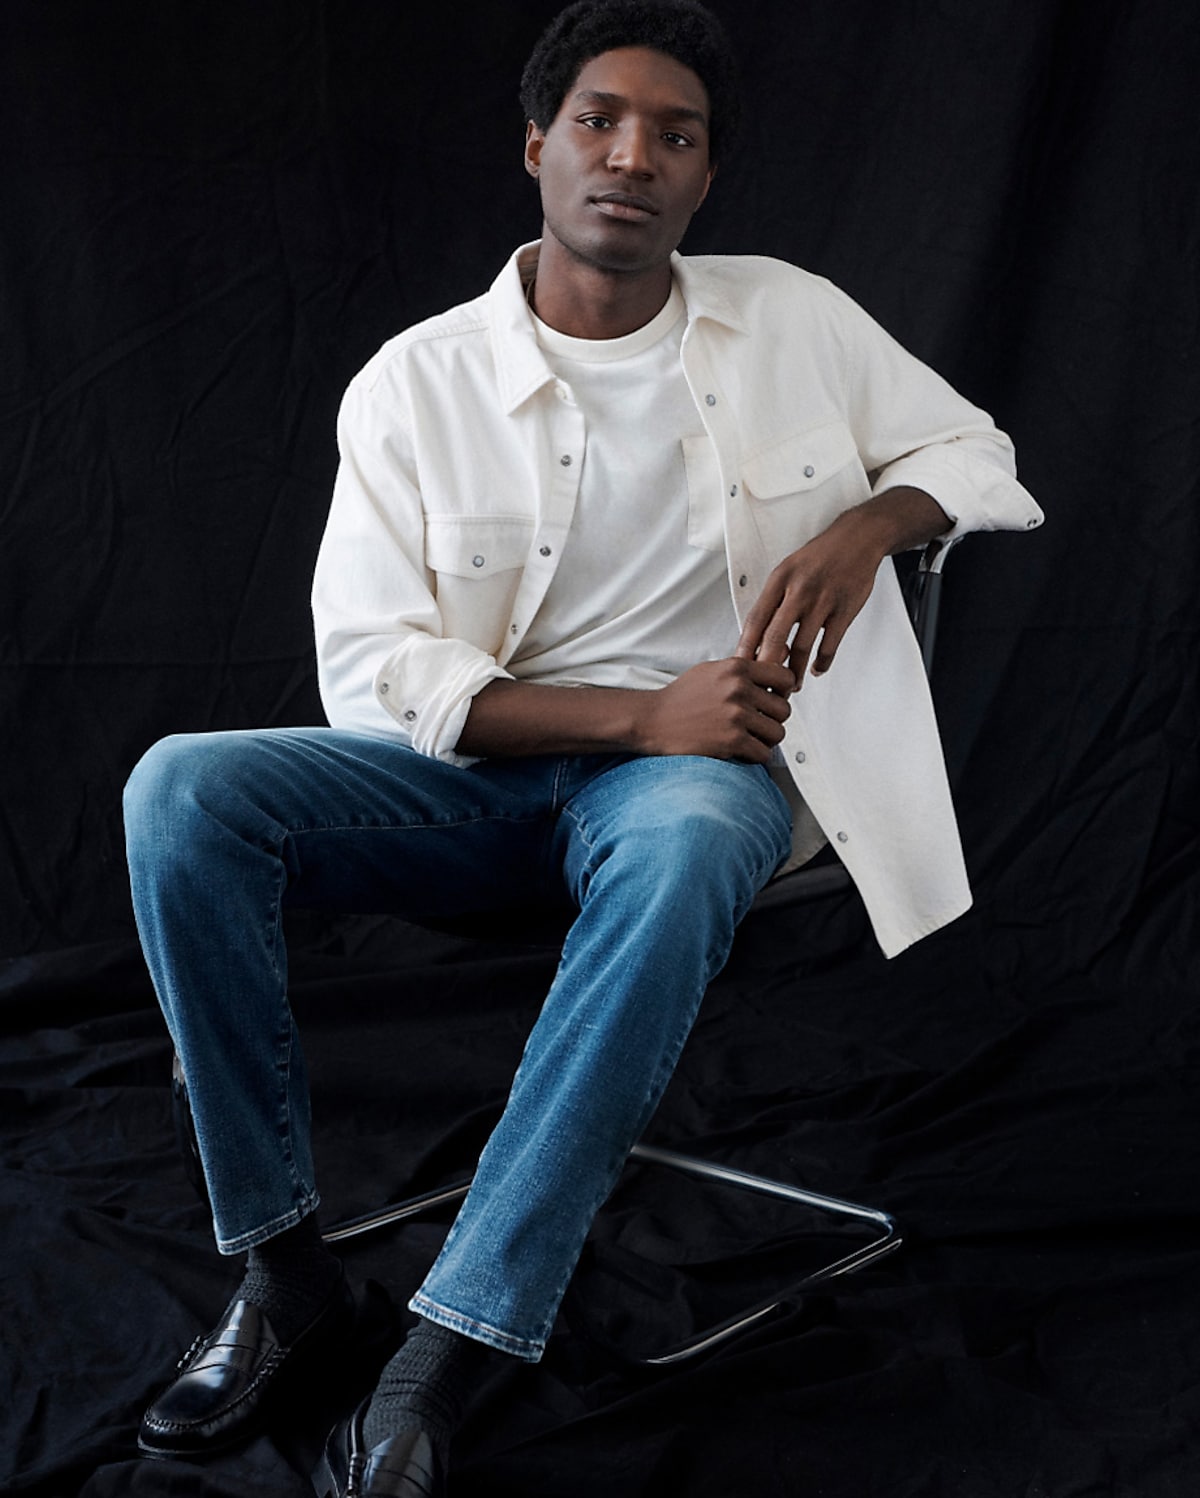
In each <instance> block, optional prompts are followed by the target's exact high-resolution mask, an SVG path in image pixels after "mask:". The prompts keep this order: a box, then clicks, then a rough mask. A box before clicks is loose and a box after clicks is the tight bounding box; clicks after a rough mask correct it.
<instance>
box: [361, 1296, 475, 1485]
mask: <svg viewBox="0 0 1200 1498" xmlns="http://www.w3.org/2000/svg"><path fill="white" fill-rule="evenodd" d="M495 1356H501V1354H495ZM492 1357H493V1351H492V1349H491V1348H490V1347H487V1346H485V1345H484V1344H483V1343H482V1342H476V1341H474V1340H473V1339H472V1338H470V1337H464V1336H461V1335H460V1334H459V1333H458V1332H452V1331H448V1330H447V1329H446V1328H445V1327H444V1326H438V1325H437V1324H436V1323H435V1322H433V1321H426V1320H425V1319H424V1318H422V1319H421V1320H419V1321H418V1322H417V1324H416V1326H415V1327H414V1328H413V1330H412V1331H411V1332H409V1334H408V1339H407V1340H406V1342H405V1343H404V1346H403V1347H402V1348H401V1349H400V1351H399V1352H398V1353H397V1354H396V1355H395V1357H394V1358H392V1360H391V1362H390V1363H388V1365H387V1367H386V1368H384V1370H383V1372H382V1374H380V1377H379V1383H378V1384H377V1385H376V1387H375V1394H374V1397H373V1398H372V1400H371V1404H370V1407H369V1408H368V1410H367V1414H366V1418H365V1420H364V1421H363V1440H364V1442H365V1444H366V1446H367V1447H368V1449H370V1448H371V1447H373V1446H378V1445H379V1443H380V1441H386V1440H387V1438H388V1437H389V1436H394V1435H398V1434H399V1433H400V1432H401V1431H402V1430H409V1429H411V1428H412V1427H413V1426H420V1427H421V1429H423V1430H424V1431H426V1432H427V1433H428V1435H429V1438H430V1440H431V1441H432V1442H433V1444H434V1446H435V1447H436V1448H437V1453H438V1458H439V1460H440V1461H441V1464H442V1470H443V1471H445V1469H446V1467H447V1466H448V1464H449V1450H450V1441H451V1439H452V1437H453V1435H454V1433H455V1431H456V1430H457V1429H458V1427H459V1425H460V1423H461V1422H462V1417H463V1410H464V1408H465V1406H466V1403H467V1400H468V1399H469V1398H470V1396H471V1394H472V1393H473V1392H474V1390H475V1388H476V1387H477V1386H478V1384H479V1382H480V1380H481V1378H482V1377H483V1374H484V1372H485V1370H486V1368H487V1365H488V1363H489V1362H490V1361H491V1359H492Z"/></svg>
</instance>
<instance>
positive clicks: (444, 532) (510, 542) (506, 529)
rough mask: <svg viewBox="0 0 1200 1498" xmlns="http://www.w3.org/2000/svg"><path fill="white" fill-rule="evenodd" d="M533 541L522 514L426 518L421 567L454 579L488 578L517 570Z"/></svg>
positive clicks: (528, 521) (531, 529)
mask: <svg viewBox="0 0 1200 1498" xmlns="http://www.w3.org/2000/svg"><path fill="white" fill-rule="evenodd" d="M532 540H533V521H532V520H531V519H529V518H528V517H527V516H524V515H427V516H426V517H425V564H426V566H427V567H429V568H430V569H431V570H432V571H434V572H448V573H452V574H454V575H455V576H457V577H491V576H492V574H493V573H496V572H507V571H509V570H510V569H511V568H513V567H521V566H523V565H524V563H525V559H526V557H527V556H528V555H529V546H530V543H531V541H532Z"/></svg>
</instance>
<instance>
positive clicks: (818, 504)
mask: <svg viewBox="0 0 1200 1498" xmlns="http://www.w3.org/2000/svg"><path fill="white" fill-rule="evenodd" d="M536 257H537V246H536V245H527V246H525V247H523V249H521V250H519V251H517V253H516V254H515V255H514V256H513V257H512V259H511V260H510V261H509V262H508V264H507V265H506V266H505V268H504V270H503V271H502V272H501V273H500V275H499V276H498V277H497V279H496V281H495V282H494V283H493V285H492V287H491V288H490V290H489V291H488V292H486V293H485V294H484V295H483V296H481V297H478V298H476V299H475V300H474V301H471V302H467V303H464V304H463V305H462V306H459V307H455V308H452V309H451V310H450V311H448V312H446V313H443V314H442V315H440V316H438V317H435V318H431V319H429V320H428V321H426V322H424V323H420V324H418V325H417V326H416V327H414V328H410V329H409V330H408V331H407V332H405V333H402V334H400V335H399V337H397V338H394V339H392V340H390V341H389V342H388V343H386V344H385V345H384V346H383V348H382V349H381V350H380V351H379V353H378V354H376V355H375V357H374V358H373V359H372V360H370V362H369V363H368V364H367V365H366V366H365V368H364V369H363V370H362V371H361V372H360V373H359V374H358V375H357V376H356V377H355V378H354V380H353V381H352V382H351V384H350V387H349V389H348V390H347V392H346V396H345V398H344V400H343V403H342V408H341V413H340V416H339V422H338V440H339V448H340V453H341V463H340V466H339V470H338V477H337V482H336V485H335V488H334V496H333V504H332V508H331V511H330V516H329V522H328V525H327V527H326V532H325V536H324V539H323V541H322V544H321V550H320V554H319V556H318V559H317V568H316V576H315V579H314V584H313V613H314V620H315V625H316V636H317V663H318V674H319V682H320V688H321V695H322V701H323V703H324V705H325V710H326V714H327V716H328V718H329V721H330V723H331V724H332V725H333V726H335V727H339V728H346V729H353V730H356V731H359V732H363V733H371V734H377V735H378V734H383V735H387V736H391V737H399V738H402V739H404V740H405V741H407V742H410V743H411V744H412V745H413V747H414V748H415V749H417V750H418V751H420V752H421V753H424V754H430V755H434V756H436V757H438V758H440V759H444V760H447V761H450V762H452V763H470V762H471V761H470V760H467V759H464V758H463V757H462V756H460V755H458V754H457V753H456V750H455V745H456V744H457V741H458V736H459V734H460V733H461V731H462V727H463V724H464V722H465V721H466V715H467V711H468V709H469V707H470V704H471V699H472V697H473V696H474V695H475V693H476V692H478V691H480V690H481V688H482V687H483V686H485V685H486V684H487V682H489V681H492V680H494V679H495V678H497V677H505V676H510V675H511V674H512V673H511V672H509V671H508V670H507V669H506V663H507V662H508V661H509V659H510V658H511V656H512V655H513V653H514V651H515V650H517V648H518V647H519V646H520V644H521V641H522V639H523V637H524V634H525V631H526V630H527V629H528V627H529V625H530V622H531V621H532V619H533V618H534V616H535V614H536V613H537V610H538V607H539V605H540V603H541V601H542V599H543V598H544V597H545V594H546V590H547V588H548V586H549V584H550V580H551V579H552V577H553V576H554V574H555V571H556V568H557V566H558V559H559V556H560V554H561V552H562V548H563V545H564V543H565V541H566V538H567V535H568V532H569V531H570V527H571V518H572V515H573V513H574V508H575V502H576V498H577V494H578V485H579V474H580V471H581V467H582V457H583V451H584V435H585V434H584V428H583V418H582V415H581V413H580V412H579V410H578V409H577V408H576V407H574V406H573V405H572V403H571V402H570V401H568V400H566V399H563V398H562V392H561V388H560V385H559V382H558V381H556V379H555V376H554V373H553V371H552V369H551V368H550V366H549V364H548V362H547V360H546V358H545V355H544V354H543V352H542V350H541V349H540V348H539V346H538V342H537V338H536V336H535V334H534V329H533V324H532V321H531V318H530V313H529V308H528V306H527V304H526V301H525V287H526V285H527V284H528V282H529V280H530V279H531V278H532V276H533V274H534V270H535V268H536ZM673 269H674V273H675V277H676V279H677V281H678V283H679V286H680V288H681V290H682V292H683V295H684V299H685V301H686V303H687V314H688V322H687V328H686V330H685V333H684V337H683V343H682V349H681V356H682V360H683V367H684V373H685V375H686V377H687V381H688V385H689V387H690V389H691V392H692V396H693V398H694V400H695V402H696V410H697V413H698V415H699V416H700V419H701V422H702V425H703V428H704V432H705V434H706V435H705V436H704V437H697V438H694V439H691V440H690V441H689V442H687V443H685V459H686V469H687V479H688V504H689V507H690V511H691V514H690V520H691V521H693V522H694V527H695V534H697V535H700V536H709V537H712V536H714V535H723V537H724V545H725V553H726V561H727V565H728V573H729V588H730V596H731V598H732V601H733V606H734V609H735V612H736V615H737V619H738V621H739V626H740V624H741V622H742V621H743V620H744V618H745V615H746V613H747V611H748V610H749V608H750V606H751V604H752V603H753V602H754V600H755V598H756V597H757V596H758V594H759V592H760V590H761V589H762V587H763V585H764V583H765V582H766V579H767V576H768V574H769V573H770V571H771V569H772V568H773V567H774V566H775V564H776V563H777V562H779V561H781V560H782V559H783V558H784V557H785V556H787V555H788V554H789V553H790V552H792V551H795V550H796V549H797V548H798V547H800V546H802V545H803V544H804V543H805V542H807V541H809V540H811V539H812V537H814V536H816V535H818V534H819V533H820V532H821V531H823V530H825V529H826V527H827V526H828V525H829V524H830V523H831V521H833V520H834V518H835V517H836V516H838V515H839V514H841V513H842V512H843V511H844V510H846V509H848V508H850V507H851V506H853V505H856V504H859V503H861V502H862V501H863V500H865V499H867V498H869V497H870V495H871V494H872V493H879V492H882V491H883V490H885V489H889V488H895V487H897V486H899V485H913V486H914V487H916V488H919V489H923V490H925V491H926V492H927V493H929V494H932V495H933V497H934V498H935V499H936V500H937V501H938V503H939V504H940V505H941V507H942V509H943V510H944V511H945V512H946V514H947V516H949V517H950V518H951V520H952V521H953V528H952V530H951V531H950V532H949V533H948V536H947V539H948V540H951V541H953V540H956V539H958V537H959V536H960V535H961V534H963V533H965V532H966V531H969V530H988V529H1025V528H1032V527H1034V526H1037V525H1039V524H1040V523H1041V520H1042V514H1041V511H1040V510H1039V508H1038V506H1037V505H1036V503H1035V502H1034V500H1033V499H1032V497H1031V496H1030V495H1029V494H1028V493H1027V491H1026V490H1025V489H1024V488H1022V486H1021V485H1020V484H1019V483H1018V482H1017V481H1016V478H1015V477H1014V467H1013V457H1012V444H1011V443H1010V442H1009V440H1008V438H1007V437H1005V436H1004V434H1003V433H1001V432H999V431H998V430H997V429H996V427H995V426H994V424H993V423H992V421H991V419H990V417H989V416H988V415H987V414H986V413H985V412H983V411H981V410H979V409H978V408H977V407H975V406H972V405H971V404H970V403H969V402H967V401H965V400H964V399H963V398H962V397H961V396H959V395H958V394H956V393H955V391H953V390H952V389H951V388H950V386H949V385H948V384H947V383H946V382H945V381H944V380H943V379H942V378H941V377H940V376H939V375H937V374H935V373H934V372H933V371H932V370H930V369H929V368H928V367H927V366H926V365H924V364H922V363H921V362H920V361H919V360H917V359H915V358H913V357H912V356H911V355H910V354H908V353H906V352H905V350H903V349H902V348H901V347H900V346H899V345H898V344H897V343H896V342H895V341H894V340H893V339H892V338H891V337H890V336H889V335H888V334H887V333H885V332H884V331H883V329H881V328H880V327H879V325H878V324H877V323H875V322H874V321H873V320H872V319H871V318H870V317H868V315H867V314H866V313H865V312H864V311H863V310H862V309H861V308H860V307H858V306H857V305H856V304H855V303H854V302H852V301H851V300H850V299H849V298H848V297H846V296H845V295H844V294H843V293H842V292H839V291H838V290H837V289H836V288H835V287H833V286H832V285H831V284H830V283H829V282H827V281H824V280H822V279H821V278H819V277H816V276H812V275H810V274H809V273H807V272H805V271H802V270H799V269H797V268H795V267H794V266H790V265H786V264H784V263H783V262H781V261H776V260H769V259H762V258H758V257H749V256H699V257H695V258H685V257H681V256H678V255H676V256H675V257H674V258H673ZM564 690H570V689H569V688H564ZM782 747H783V755H784V759H785V762H786V764H787V768H788V770H789V772H790V774H791V776H792V777H793V779H794V782H795V784H796V786H797V787H798V789H799V792H800V795H801V796H802V797H803V805H802V806H798V807H797V815H796V817H795V835H794V855H795V857H796V858H798V859H802V858H804V857H807V856H811V855H812V853H814V852H815V851H816V850H817V848H818V847H820V846H821V844H822V842H823V841H824V840H825V838H826V837H828V838H831V839H833V840H835V843H836V847H837V851H838V854H839V856H840V857H841V859H842V861H843V862H844V863H845V865H846V867H847V869H848V870H849V873H850V875H851V877H852V878H853V880H854V882H855V884H856V885H857V886H858V889H859V891H860V893H861V895H862V898H863V902H864V904H865V906H866V908H867V912H868V914H869V916H870V918H871V922H872V925H873V927H874V930H875V934H876V937H877V938H878V941H879V944H880V946H881V947H882V949H883V951H884V952H885V953H886V954H887V955H888V956H894V955H895V954H896V953H897V952H900V951H902V950H903V949H904V948H905V947H906V946H908V945H910V944H911V943H912V942H914V941H916V940H918V939H919V938H920V937H922V936H925V935H927V934H928V933H930V932H931V931H935V930H937V929H938V927H940V926H942V925H944V924H945V923H946V922H947V921H950V920H952V919H954V917H955V916H957V915H960V914H961V913H962V912H963V911H964V910H965V909H967V907H968V906H969V904H970V891H969V887H968V884H967V878H966V871H965V868H964V865H963V859H962V851H961V847H960V844H959V837H958V829H957V825H956V822H955V817H954V809H953V806H952V804H951V800H950V793H949V787H948V785H947V781H946V772H945V766H944V762H943V758H942V751H941V743H940V740H939V738H938V732H937V725H936V722H935V720H934V715H933V706H932V702H931V700H930V696H929V689H928V684H927V682H926V678H925V672H924V670H923V668H922V664H921V659H920V652H919V650H918V647H917V644H916V640H915V637H914V635H913V632H912V629H911V627H910V625H909V623H908V619H907V615H906V613H905V610H904V605H903V601H902V599H901V597H900V590H899V587H898V584H897V581H896V576H895V571H894V568H893V566H892V563H891V561H890V559H889V560H887V561H885V562H884V563H883V565H882V566H881V568H880V572H879V575H878V577H877V579H876V584H875V588H874V590H873V591H872V593H871V596H870V598H869V599H868V600H867V603H866V604H865V605H864V607H863V609H862V610H861V612H860V613H859V615H858V617H857V618H856V619H855V621H854V623H853V624H852V625H851V627H850V629H849V630H848V631H847V633H846V635H845V637H844V639H843V641H842V643H841V645H840V647H839V649H838V654H837V659H836V661H835V663H834V665H833V667H832V668H831V669H830V670H829V671H828V672H827V673H826V674H825V675H824V676H822V677H820V678H815V679H814V678H812V677H809V678H807V679H806V681H805V684H804V688H803V690H802V691H801V692H799V693H797V694H796V695H795V696H794V697H793V698H792V714H791V717H790V718H789V720H788V722H787V725H786V730H785V738H784V743H783V746H782Z"/></svg>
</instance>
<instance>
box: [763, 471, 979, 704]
mask: <svg viewBox="0 0 1200 1498" xmlns="http://www.w3.org/2000/svg"><path fill="white" fill-rule="evenodd" d="M949 524H950V521H949V520H948V519H947V517H946V515H945V512H944V511H943V510H942V509H941V507H940V506H939V505H938V504H937V502H936V500H934V499H933V498H931V497H930V496H929V495H928V494H926V493H924V492H923V491H922V490H920V489H890V490H887V491H886V492H885V493H883V494H881V495H879V496H877V498H875V499H873V500H869V501H868V502H867V503H866V504H862V505H858V506H857V507H856V508H855V509H852V510H847V511H846V512H845V513H844V514H842V515H839V516H838V518H837V519H836V520H835V521H834V522H833V524H832V525H831V526H829V528H828V529H827V530H824V531H822V532H821V534H820V535H819V536H814V537H813V539H812V540H811V541H809V542H808V543H807V544H806V545H804V546H802V547H800V549H799V550H798V551H793V552H792V553H791V555H790V556H786V557H784V559H783V561H782V562H780V564H779V565H778V567H776V568H775V570H774V571H773V572H772V573H771V575H770V577H768V578H767V582H766V586H765V587H764V588H763V590H762V592H761V593H760V594H759V596H758V598H757V599H756V600H755V602H754V604H753V606H752V607H751V609H750V612H749V613H748V614H747V615H746V622H745V624H744V625H743V627H742V634H741V638H740V639H739V640H738V645H737V650H736V652H735V654H736V655H737V656H738V657H739V658H741V659H743V660H757V661H759V662H762V661H774V662H778V663H780V664H782V665H786V666H787V667H788V668H789V669H790V671H791V672H792V675H793V676H794V677H795V682H796V690H797V691H799V690H800V687H801V685H802V683H803V681H804V671H805V668H806V666H807V665H808V660H809V656H810V655H812V652H813V646H814V645H816V644H817V640H818V637H820V645H819V646H818V647H817V653H816V655H815V656H814V657H813V662H812V673H813V675H814V676H820V675H822V674H823V673H824V672H826V671H828V670H829V668H830V666H832V665H833V661H834V657H835V656H836V655H837V650H838V646H839V645H840V644H841V643H842V639H843V637H844V636H845V633H846V631H847V630H848V629H849V628H850V626H851V624H853V622H854V620H855V617H856V616H857V614H858V612H859V610H860V609H861V608H862V606H863V604H864V603H866V601H867V599H868V598H869V597H870V595H871V589H872V588H873V587H874V585H875V574H876V573H877V572H878V570H879V564H880V563H881V562H882V561H883V559H884V557H886V556H890V555H892V554H893V553H894V552H896V551H903V550H905V549H906V548H907V547H909V546H920V545H922V544H923V543H924V542H926V541H931V540H933V538H934V537H935V536H938V535H940V534H941V533H942V532H943V531H944V530H945V529H946V528H947V527H948V526H949ZM793 630H795V634H794V635H793V634H792V631H793ZM789 637H790V644H789Z"/></svg>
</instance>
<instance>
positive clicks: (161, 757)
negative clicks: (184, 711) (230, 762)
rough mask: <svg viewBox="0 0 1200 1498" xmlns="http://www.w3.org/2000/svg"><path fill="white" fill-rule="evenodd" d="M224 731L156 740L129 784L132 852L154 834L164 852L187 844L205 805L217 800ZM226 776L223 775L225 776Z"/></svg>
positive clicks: (127, 807) (127, 808) (126, 806)
mask: <svg viewBox="0 0 1200 1498" xmlns="http://www.w3.org/2000/svg"><path fill="white" fill-rule="evenodd" d="M221 737H222V735H219V734H208V733H192V734H173V735H171V736H170V737H169V738H165V739H160V740H159V741H158V743H156V744H154V745H152V747H151V748H150V749H148V750H147V751H146V753H145V754H144V755H143V756H142V758H141V759H140V760H139V761H138V763H137V764H136V765H135V766H134V769H133V773H132V774H131V775H130V777H129V780H128V782H127V783H126V786H125V794H124V798H123V801H124V812H125V833H126V841H127V844H128V846H129V849H130V852H131V854H132V852H133V851H134V850H135V849H136V847H137V846H138V844H139V843H140V842H142V841H143V840H145V839H150V840H152V842H153V843H154V845H155V846H156V848H157V849H158V851H159V853H160V854H165V853H167V852H169V848H170V846H171V845H172V844H173V843H174V844H177V846H179V847H181V848H182V846H183V844H184V842H185V841H186V840H187V837H188V835H189V831H190V829H191V826H192V824H193V822H194V821H195V819H196V817H197V816H198V815H202V814H203V806H204V804H205V803H206V802H209V801H211V800H212V799H213V797H212V789H213V786H214V784H215V783H216V782H215V781H214V769H215V765H216V762H217V760H218V758H219V751H218V748H217V745H216V740H217V739H219V738H221ZM220 778H221V777H217V780H219V779H220Z"/></svg>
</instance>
